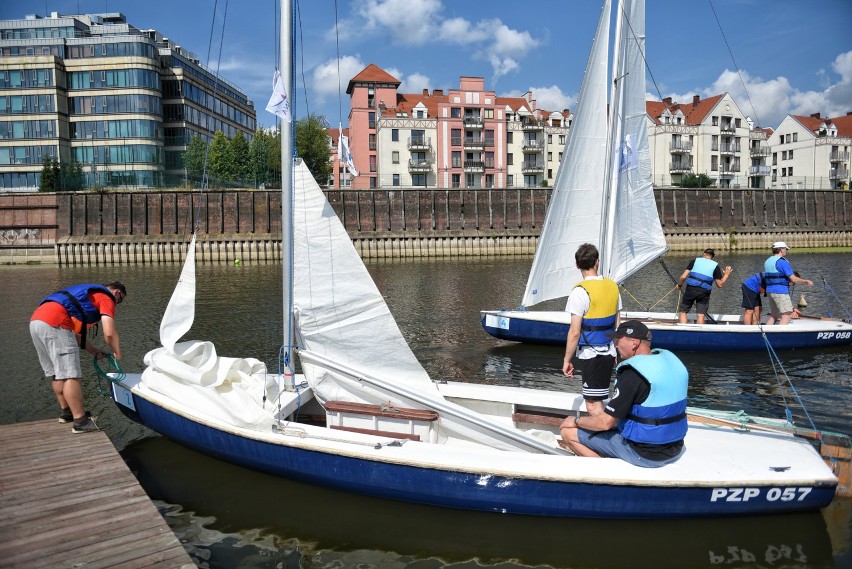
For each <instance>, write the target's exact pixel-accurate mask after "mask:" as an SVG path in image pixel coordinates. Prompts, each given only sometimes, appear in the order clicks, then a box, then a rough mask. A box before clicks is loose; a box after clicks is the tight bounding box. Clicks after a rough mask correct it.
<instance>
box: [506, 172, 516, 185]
mask: <svg viewBox="0 0 852 569" xmlns="http://www.w3.org/2000/svg"><path fill="white" fill-rule="evenodd" d="M514 185H515V177H514V176H513V175H511V174H509V175H508V176H506V187H507V188H511V187H512V186H514Z"/></svg>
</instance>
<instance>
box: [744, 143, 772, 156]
mask: <svg viewBox="0 0 852 569" xmlns="http://www.w3.org/2000/svg"><path fill="white" fill-rule="evenodd" d="M749 153H750V154H751V155H752V156H754V157H756V158H759V157H761V156H762V157H764V158H765V157H768V156H769V155H770V154H772V151H771V150H770V148H769V147H768V146H763V145H758V146H752V147H751V148H749Z"/></svg>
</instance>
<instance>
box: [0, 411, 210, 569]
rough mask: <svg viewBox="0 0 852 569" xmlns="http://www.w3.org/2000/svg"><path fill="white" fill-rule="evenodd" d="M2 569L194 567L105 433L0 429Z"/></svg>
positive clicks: (42, 424) (42, 425)
mask: <svg viewBox="0 0 852 569" xmlns="http://www.w3.org/2000/svg"><path fill="white" fill-rule="evenodd" d="M0 449H2V451H3V460H2V461H0V568H6V567H15V568H20V569H29V568H32V567H69V568H70V567H91V568H95V567H98V568H104V569H108V568H112V567H122V568H124V567H130V568H139V569H142V568H156V569H171V568H175V569H190V568H193V567H195V565H194V564H193V562H192V560H191V559H190V557H189V555H188V554H187V553H186V551H185V550H184V548H183V546H182V545H181V544H180V542H179V541H178V539H177V537H175V535H174V533H172V531H171V529H170V528H169V526H168V524H167V523H166V521H165V520H164V519H163V517H162V516H161V515H160V513H159V512H158V511H157V508H156V507H155V506H154V504H153V503H152V502H151V500H150V499H149V498H148V496H147V495H146V494H145V491H144V490H143V489H142V487H141V486H140V485H139V482H138V481H137V480H136V478H135V477H134V476H133V474H132V473H131V472H130V469H129V468H128V467H127V465H126V464H125V463H124V460H123V459H122V458H121V456H120V455H119V454H118V451H116V450H115V447H113V445H112V443H111V442H110V441H109V438H107V436H106V434H105V433H103V432H100V433H86V434H72V433H71V425H70V424H67V423H66V424H62V423H58V422H57V421H56V420H55V419H52V420H44V421H34V422H30V423H21V424H17V425H2V426H0Z"/></svg>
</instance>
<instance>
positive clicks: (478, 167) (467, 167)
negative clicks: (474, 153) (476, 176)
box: [464, 160, 485, 172]
mask: <svg viewBox="0 0 852 569" xmlns="http://www.w3.org/2000/svg"><path fill="white" fill-rule="evenodd" d="M464 171H465V172H483V171H485V162H483V161H482V160H465V161H464Z"/></svg>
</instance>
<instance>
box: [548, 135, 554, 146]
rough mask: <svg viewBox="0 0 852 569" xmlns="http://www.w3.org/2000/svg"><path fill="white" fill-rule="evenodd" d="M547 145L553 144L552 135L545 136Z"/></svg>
mask: <svg viewBox="0 0 852 569" xmlns="http://www.w3.org/2000/svg"><path fill="white" fill-rule="evenodd" d="M547 143H548V144H553V135H552V134H548V135H547Z"/></svg>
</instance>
